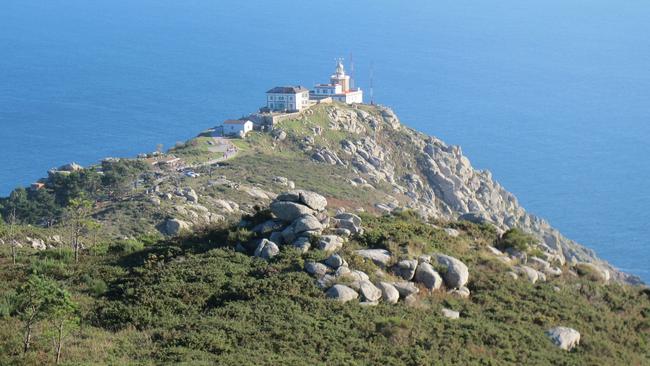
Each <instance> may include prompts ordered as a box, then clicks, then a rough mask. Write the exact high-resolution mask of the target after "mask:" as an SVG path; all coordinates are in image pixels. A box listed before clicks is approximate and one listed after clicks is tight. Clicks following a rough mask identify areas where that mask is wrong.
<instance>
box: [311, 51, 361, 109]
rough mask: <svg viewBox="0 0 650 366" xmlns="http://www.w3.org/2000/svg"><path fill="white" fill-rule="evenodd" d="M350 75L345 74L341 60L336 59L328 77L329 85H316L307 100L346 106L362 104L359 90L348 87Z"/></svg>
mask: <svg viewBox="0 0 650 366" xmlns="http://www.w3.org/2000/svg"><path fill="white" fill-rule="evenodd" d="M350 85H351V82H350V75H346V74H345V67H344V66H343V59H342V58H338V59H336V70H335V71H334V73H333V74H332V75H331V76H330V82H329V84H316V85H314V90H312V91H310V92H309V99H311V100H316V101H322V100H328V99H329V100H332V101H336V102H343V103H347V104H353V103H363V91H362V90H361V88H351V87H350Z"/></svg>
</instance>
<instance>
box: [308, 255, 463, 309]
mask: <svg viewBox="0 0 650 366" xmlns="http://www.w3.org/2000/svg"><path fill="white" fill-rule="evenodd" d="M355 254H356V255H359V256H361V257H364V258H366V259H368V260H371V261H372V262H374V263H375V264H376V265H378V266H379V267H381V268H384V269H388V270H389V271H390V272H391V275H392V276H389V275H388V274H386V273H384V272H383V271H378V273H376V275H377V277H378V278H380V279H379V280H376V281H374V282H373V281H371V280H370V277H369V276H368V275H367V274H366V273H364V272H362V271H359V270H354V269H351V268H350V267H349V266H348V264H347V262H346V260H345V259H343V258H342V257H341V255H340V254H339V253H334V254H332V255H330V257H328V258H327V259H325V260H324V261H323V263H316V262H308V263H306V264H305V270H306V271H307V272H309V273H310V274H312V275H313V276H315V277H316V278H317V280H318V284H319V286H321V287H322V288H324V289H325V290H326V295H327V297H329V298H333V299H336V300H339V301H341V302H347V301H350V300H354V299H359V300H360V301H361V302H360V304H361V305H376V304H377V303H378V302H379V301H384V302H387V303H390V304H395V303H397V302H398V301H399V300H400V299H402V300H403V301H404V302H405V303H406V304H410V303H413V302H415V301H416V297H415V296H416V294H418V293H419V292H420V288H422V287H424V288H426V289H428V290H429V291H436V290H441V289H442V288H443V285H444V287H445V288H447V289H448V292H449V293H450V294H453V295H457V296H460V297H463V298H466V297H469V294H470V292H469V289H468V288H467V287H465V284H467V280H468V279H469V271H468V269H467V266H466V265H465V264H464V263H462V262H461V261H460V260H458V259H456V258H454V257H450V256H448V255H444V254H434V255H422V256H420V257H419V258H417V259H403V260H400V261H398V262H397V263H396V264H394V265H392V266H390V263H392V262H393V260H392V257H391V254H390V252H388V251H387V250H385V249H362V250H357V251H355ZM436 268H441V269H443V270H442V271H441V272H438V271H437V270H436Z"/></svg>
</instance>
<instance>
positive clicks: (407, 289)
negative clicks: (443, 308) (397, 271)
mask: <svg viewBox="0 0 650 366" xmlns="http://www.w3.org/2000/svg"><path fill="white" fill-rule="evenodd" d="M393 286H394V287H395V289H397V291H398V292H399V295H400V297H402V298H406V297H407V296H409V295H413V294H417V293H418V292H420V289H418V288H417V286H415V284H414V283H413V282H408V281H403V282H394V283H393Z"/></svg>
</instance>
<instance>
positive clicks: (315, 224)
mask: <svg viewBox="0 0 650 366" xmlns="http://www.w3.org/2000/svg"><path fill="white" fill-rule="evenodd" d="M322 229H323V224H321V222H320V221H318V219H317V218H316V217H314V216H313V215H304V216H300V217H299V218H297V219H296V220H295V221H294V222H293V232H294V233H295V234H296V235H300V233H303V232H305V231H318V230H322Z"/></svg>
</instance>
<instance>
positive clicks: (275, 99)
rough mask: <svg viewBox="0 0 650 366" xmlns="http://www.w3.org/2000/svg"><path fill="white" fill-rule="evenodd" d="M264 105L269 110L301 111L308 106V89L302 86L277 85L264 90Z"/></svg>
mask: <svg viewBox="0 0 650 366" xmlns="http://www.w3.org/2000/svg"><path fill="white" fill-rule="evenodd" d="M266 107H267V108H268V109H269V110H271V111H281V112H291V111H301V110H303V109H305V108H307V107H309V90H307V89H306V88H304V87H302V86H278V87H275V88H273V89H271V90H269V91H267V92H266Z"/></svg>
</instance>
